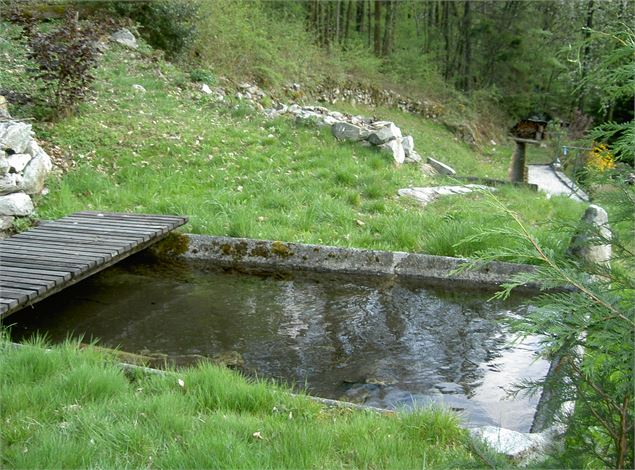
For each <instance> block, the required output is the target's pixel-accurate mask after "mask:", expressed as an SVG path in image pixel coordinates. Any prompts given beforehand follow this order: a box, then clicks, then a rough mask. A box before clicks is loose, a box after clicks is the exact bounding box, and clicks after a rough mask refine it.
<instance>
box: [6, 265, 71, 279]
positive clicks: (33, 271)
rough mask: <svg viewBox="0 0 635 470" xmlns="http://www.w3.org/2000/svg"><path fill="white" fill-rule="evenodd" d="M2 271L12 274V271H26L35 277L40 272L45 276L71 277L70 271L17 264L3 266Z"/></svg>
mask: <svg viewBox="0 0 635 470" xmlns="http://www.w3.org/2000/svg"><path fill="white" fill-rule="evenodd" d="M2 272H4V273H7V274H10V273H24V274H32V275H33V277H37V275H38V274H43V275H45V276H59V277H61V278H64V280H69V279H70V278H71V274H72V273H71V272H70V271H53V270H50V269H33V268H20V267H16V266H4V265H3V266H2Z"/></svg>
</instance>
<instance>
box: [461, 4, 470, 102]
mask: <svg viewBox="0 0 635 470" xmlns="http://www.w3.org/2000/svg"><path fill="white" fill-rule="evenodd" d="M464 6H465V9H464V10H463V67H462V69H463V77H462V81H463V89H464V90H465V91H469V90H470V82H471V80H470V74H471V70H470V69H471V66H470V65H471V64H470V62H471V60H472V48H471V44H470V28H471V26H472V18H471V14H470V0H465V3H464Z"/></svg>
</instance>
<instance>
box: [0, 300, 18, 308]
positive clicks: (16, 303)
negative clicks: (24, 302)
mask: <svg viewBox="0 0 635 470" xmlns="http://www.w3.org/2000/svg"><path fill="white" fill-rule="evenodd" d="M0 304H5V305H7V306H8V307H14V306H15V305H18V301H17V300H15V299H5V298H4V297H0ZM7 310H8V309H4V311H5V312H6V311H7Z"/></svg>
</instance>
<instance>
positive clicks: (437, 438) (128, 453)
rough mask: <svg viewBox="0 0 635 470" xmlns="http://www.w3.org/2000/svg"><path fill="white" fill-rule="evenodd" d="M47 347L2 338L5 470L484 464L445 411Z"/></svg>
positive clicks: (69, 345)
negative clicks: (348, 401)
mask: <svg viewBox="0 0 635 470" xmlns="http://www.w3.org/2000/svg"><path fill="white" fill-rule="evenodd" d="M45 346H48V345H47V344H46V343H45V342H43V341H41V340H36V341H35V342H32V343H31V344H27V345H26V346H24V347H21V348H13V347H10V346H9V344H8V343H7V340H6V339H4V338H3V339H2V344H1V345H0V348H1V349H2V362H1V368H0V384H1V385H2V390H3V393H2V394H1V396H0V417H1V418H2V423H3V426H2V427H1V428H0V439H1V442H0V444H1V448H2V456H1V457H0V459H1V460H0V461H1V464H2V467H3V468H61V467H71V468H87V467H100V468H104V467H106V468H108V467H113V468H115V467H116V468H124V467H125V468H129V467H132V468H139V467H157V468H314V467H322V468H324V467H326V468H333V467H337V468H341V467H355V468H358V467H365V468H367V467H375V468H422V467H423V468H428V467H434V468H444V467H448V468H449V467H451V468H457V467H461V468H466V467H474V466H477V465H478V460H477V459H476V458H475V455H474V454H472V451H471V450H470V449H471V444H470V442H469V440H468V438H467V433H466V432H465V431H462V430H461V429H459V428H458V427H457V421H456V418H455V417H453V416H451V415H450V414H447V413H445V412H441V411H432V410H422V411H419V412H416V413H412V414H395V415H379V414H375V413H371V412H358V411H351V410H345V409H329V408H325V407H323V406H322V405H320V404H317V403H315V402H313V401H311V400H309V399H307V398H305V397H302V396H293V395H290V394H289V393H288V391H287V390H285V389H283V388H280V387H278V386H275V385H273V384H271V383H267V382H263V381H257V382H247V381H246V379H244V378H242V377H240V376H239V375H238V374H236V373H234V372H232V371H229V370H228V369H222V368H219V367H216V366H212V365H202V366H200V367H198V368H195V369H189V370H182V371H174V372H168V373H167V374H166V375H165V376H154V375H152V376H143V375H137V376H135V377H133V378H130V377H127V376H126V375H124V374H123V372H122V371H121V369H119V368H118V367H117V365H116V364H115V363H114V362H112V359H110V358H108V357H106V356H104V355H103V352H97V351H96V350H93V349H92V348H88V349H83V350H79V349H78V345H77V343H73V342H66V343H65V344H63V345H59V346H54V347H51V349H50V350H49V351H45V350H44V349H43V347H45ZM48 347H50V346H48ZM179 380H181V381H182V382H181V384H180V383H179Z"/></svg>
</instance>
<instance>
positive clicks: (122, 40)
mask: <svg viewBox="0 0 635 470" xmlns="http://www.w3.org/2000/svg"><path fill="white" fill-rule="evenodd" d="M110 39H112V40H113V41H115V42H118V43H119V44H122V45H124V46H126V47H129V48H130V49H137V48H138V47H139V44H138V43H137V38H135V37H134V34H132V33H131V32H130V30H129V29H126V28H122V29H120V30H118V31H115V32H114V33H112V34H111V35H110Z"/></svg>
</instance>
